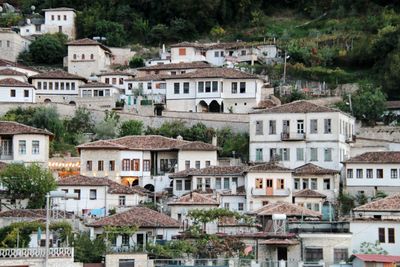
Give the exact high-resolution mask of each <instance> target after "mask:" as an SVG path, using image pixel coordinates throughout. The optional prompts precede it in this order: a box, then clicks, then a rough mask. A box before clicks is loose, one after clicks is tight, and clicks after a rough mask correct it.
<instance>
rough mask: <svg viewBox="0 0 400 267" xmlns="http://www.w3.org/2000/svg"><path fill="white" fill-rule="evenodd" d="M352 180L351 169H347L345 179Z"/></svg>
mask: <svg viewBox="0 0 400 267" xmlns="http://www.w3.org/2000/svg"><path fill="white" fill-rule="evenodd" d="M351 178H353V169H347V179H351Z"/></svg>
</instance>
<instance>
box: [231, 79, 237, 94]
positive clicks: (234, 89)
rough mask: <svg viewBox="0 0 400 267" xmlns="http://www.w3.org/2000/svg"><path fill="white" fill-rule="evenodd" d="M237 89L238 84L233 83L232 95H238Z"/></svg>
mask: <svg viewBox="0 0 400 267" xmlns="http://www.w3.org/2000/svg"><path fill="white" fill-rule="evenodd" d="M237 87H238V84H237V82H232V85H231V92H232V94H237Z"/></svg>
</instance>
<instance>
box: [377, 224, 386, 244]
mask: <svg viewBox="0 0 400 267" xmlns="http://www.w3.org/2000/svg"><path fill="white" fill-rule="evenodd" d="M378 240H379V243H385V242H386V241H385V228H378Z"/></svg>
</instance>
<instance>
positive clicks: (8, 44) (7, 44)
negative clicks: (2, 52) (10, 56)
mask: <svg viewBox="0 0 400 267" xmlns="http://www.w3.org/2000/svg"><path fill="white" fill-rule="evenodd" d="M3 42H4V44H5V47H11V41H10V40H6V41H4V40H0V47H3Z"/></svg>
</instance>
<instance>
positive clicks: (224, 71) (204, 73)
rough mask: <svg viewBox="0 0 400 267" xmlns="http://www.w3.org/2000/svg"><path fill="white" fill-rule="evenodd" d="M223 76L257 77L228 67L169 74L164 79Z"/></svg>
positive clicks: (229, 77)
mask: <svg viewBox="0 0 400 267" xmlns="http://www.w3.org/2000/svg"><path fill="white" fill-rule="evenodd" d="M195 78H225V79H259V77H257V76H256V75H253V74H249V73H247V72H243V71H240V70H236V69H229V68H204V69H198V70H196V71H193V72H187V73H183V74H179V75H170V76H168V78H166V79H195Z"/></svg>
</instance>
